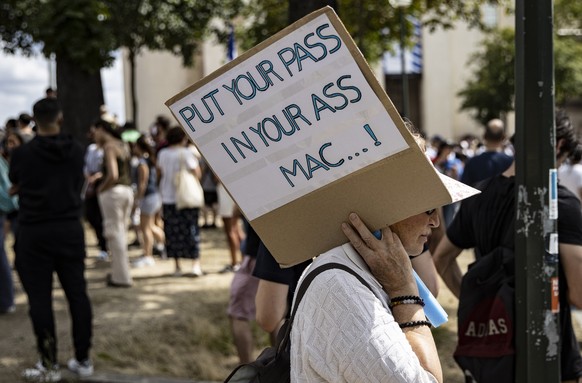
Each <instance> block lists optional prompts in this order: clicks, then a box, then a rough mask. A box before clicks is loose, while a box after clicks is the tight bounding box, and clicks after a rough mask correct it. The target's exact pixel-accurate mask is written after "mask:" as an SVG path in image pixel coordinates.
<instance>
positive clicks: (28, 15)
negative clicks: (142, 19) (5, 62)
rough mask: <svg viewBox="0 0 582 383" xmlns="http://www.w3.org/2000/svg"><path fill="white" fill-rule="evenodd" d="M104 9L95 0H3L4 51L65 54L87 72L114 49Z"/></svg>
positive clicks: (104, 61)
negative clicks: (40, 49)
mask: <svg viewBox="0 0 582 383" xmlns="http://www.w3.org/2000/svg"><path fill="white" fill-rule="evenodd" d="M106 12H107V9H106V8H105V7H104V5H103V4H102V3H101V2H99V1H94V0H58V1H57V0H45V1H35V0H5V1H4V2H3V4H2V6H1V7H0V19H1V20H7V22H6V23H2V25H1V26H0V38H1V39H2V41H3V42H4V44H3V46H2V48H3V50H4V51H5V52H8V53H15V52H17V51H21V52H23V53H24V54H26V55H31V54H34V53H35V49H38V47H40V46H42V52H43V53H44V54H45V55H46V56H49V55H50V54H52V53H55V54H57V56H59V55H61V56H65V57H68V58H69V59H70V60H72V61H73V62H74V63H75V64H77V65H78V66H79V67H81V68H82V69H84V70H85V71H87V72H89V73H93V72H95V71H98V70H99V69H100V68H102V67H103V66H107V65H109V64H110V63H111V62H112V56H111V54H110V52H111V51H112V50H113V49H114V48H115V41H114V38H113V35H112V33H111V31H110V30H109V29H108V28H106V25H105V23H104V15H105V14H106Z"/></svg>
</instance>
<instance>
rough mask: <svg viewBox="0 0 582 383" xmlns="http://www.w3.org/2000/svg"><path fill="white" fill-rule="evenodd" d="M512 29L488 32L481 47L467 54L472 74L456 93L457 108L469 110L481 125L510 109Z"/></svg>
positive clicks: (511, 97)
mask: <svg viewBox="0 0 582 383" xmlns="http://www.w3.org/2000/svg"><path fill="white" fill-rule="evenodd" d="M514 36H515V34H514V32H513V30H512V29H503V30H499V31H494V32H491V33H490V34H489V36H487V37H486V38H485V40H484V41H483V42H482V46H481V49H480V50H479V51H478V52H476V53H474V54H473V55H471V57H470V59H469V63H470V65H471V66H472V67H474V68H475V71H474V73H473V77H472V79H471V80H469V81H468V82H467V84H466V86H465V88H464V89H463V90H462V91H460V92H459V96H460V97H461V98H462V99H463V101H462V104H461V110H472V111H473V113H472V117H473V118H475V119H476V120H477V121H480V122H481V123H483V124H486V123H487V121H489V120H490V119H492V118H499V117H502V116H503V115H504V114H505V113H506V112H508V111H510V110H513V95H514V93H515V92H514V91H515V89H514V88H515V76H514V68H515V44H514Z"/></svg>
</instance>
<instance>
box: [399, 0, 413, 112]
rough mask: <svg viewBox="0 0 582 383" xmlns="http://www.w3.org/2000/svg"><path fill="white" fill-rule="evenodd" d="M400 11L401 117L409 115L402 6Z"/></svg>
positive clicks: (404, 25)
mask: <svg viewBox="0 0 582 383" xmlns="http://www.w3.org/2000/svg"><path fill="white" fill-rule="evenodd" d="M398 11H399V13H400V73H401V76H402V117H410V116H409V114H408V74H407V72H406V57H405V55H404V53H405V51H406V47H405V43H404V42H405V41H406V29H405V27H406V24H405V21H406V20H405V18H404V7H399V8H398Z"/></svg>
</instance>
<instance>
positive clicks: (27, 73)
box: [0, 52, 125, 128]
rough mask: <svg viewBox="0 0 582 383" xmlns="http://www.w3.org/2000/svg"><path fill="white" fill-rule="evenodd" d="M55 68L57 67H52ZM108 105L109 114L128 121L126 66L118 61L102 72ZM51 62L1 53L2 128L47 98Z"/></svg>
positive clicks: (41, 57) (0, 122) (0, 117)
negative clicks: (124, 90) (10, 119)
mask: <svg viewBox="0 0 582 383" xmlns="http://www.w3.org/2000/svg"><path fill="white" fill-rule="evenodd" d="M53 67H54V66H53ZM101 75H102V81H103V88H104V89H103V91H104V96H105V103H106V104H107V107H108V109H109V112H110V113H112V114H116V115H117V116H118V121H120V122H122V123H123V122H125V108H124V96H123V67H122V64H121V61H120V60H116V61H115V64H114V65H113V66H112V67H111V68H107V69H103V70H102V72H101ZM49 78H50V75H49V62H48V60H47V59H45V58H44V57H43V56H40V55H39V56H37V57H33V58H27V57H24V56H20V55H17V56H12V55H6V54H4V53H2V52H0V126H1V127H2V128H4V124H5V123H6V120H8V119H9V118H12V117H17V116H18V115H19V114H20V113H22V112H27V113H31V109H32V104H34V102H35V101H37V100H38V99H40V98H42V97H44V94H45V90H46V88H48V87H49V83H50V80H49Z"/></svg>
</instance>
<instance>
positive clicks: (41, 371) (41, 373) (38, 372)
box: [22, 361, 61, 382]
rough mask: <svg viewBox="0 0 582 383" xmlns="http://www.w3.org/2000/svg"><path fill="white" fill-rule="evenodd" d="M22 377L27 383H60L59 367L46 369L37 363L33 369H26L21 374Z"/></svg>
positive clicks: (40, 363)
mask: <svg viewBox="0 0 582 383" xmlns="http://www.w3.org/2000/svg"><path fill="white" fill-rule="evenodd" d="M22 377H23V378H24V379H26V380H27V381H29V382H60V381H61V371H60V370H59V365H58V364H57V365H54V366H52V367H51V368H46V367H45V366H43V365H42V362H40V361H39V362H37V363H36V364H35V365H34V367H33V368H27V369H26V370H24V371H23V372H22Z"/></svg>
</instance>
